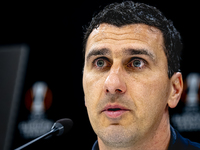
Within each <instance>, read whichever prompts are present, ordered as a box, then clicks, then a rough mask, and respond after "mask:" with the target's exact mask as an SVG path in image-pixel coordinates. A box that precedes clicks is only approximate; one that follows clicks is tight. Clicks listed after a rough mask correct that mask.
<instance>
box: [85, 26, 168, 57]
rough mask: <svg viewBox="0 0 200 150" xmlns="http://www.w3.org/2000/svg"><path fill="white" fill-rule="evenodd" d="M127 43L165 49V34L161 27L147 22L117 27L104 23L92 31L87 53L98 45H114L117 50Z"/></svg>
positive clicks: (153, 48) (147, 47)
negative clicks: (158, 27)
mask: <svg viewBox="0 0 200 150" xmlns="http://www.w3.org/2000/svg"><path fill="white" fill-rule="evenodd" d="M127 45H129V46H136V47H138V48H140V46H143V47H141V48H144V47H145V48H146V49H152V50H158V49H163V47H164V42H163V35H162V32H161V31H160V30H159V29H157V28H155V27H152V26H148V25H145V24H131V25H125V26H122V27H117V26H114V25H110V24H106V23H104V24H101V25H100V26H99V27H98V28H96V29H94V30H93V31H92V32H91V34H90V36H89V38H88V41H87V45H86V53H88V52H89V51H90V50H92V49H94V48H97V47H106V46H114V47H115V50H116V47H118V48H119V47H121V46H127ZM111 49H112V48H111Z"/></svg>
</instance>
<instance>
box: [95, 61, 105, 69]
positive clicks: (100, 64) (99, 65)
mask: <svg viewBox="0 0 200 150" xmlns="http://www.w3.org/2000/svg"><path fill="white" fill-rule="evenodd" d="M96 65H97V67H103V66H104V60H102V59H100V60H97V62H96Z"/></svg>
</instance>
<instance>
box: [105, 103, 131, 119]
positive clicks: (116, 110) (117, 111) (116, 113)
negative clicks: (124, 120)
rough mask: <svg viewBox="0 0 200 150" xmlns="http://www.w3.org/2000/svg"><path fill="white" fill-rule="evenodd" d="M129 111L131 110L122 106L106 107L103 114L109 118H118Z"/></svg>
mask: <svg viewBox="0 0 200 150" xmlns="http://www.w3.org/2000/svg"><path fill="white" fill-rule="evenodd" d="M128 111H130V110H129V109H127V108H126V107H123V106H121V105H106V107H104V109H103V110H102V111H101V112H102V113H104V114H105V115H106V116H107V117H108V118H118V117H120V116H122V115H123V114H124V113H126V112H128Z"/></svg>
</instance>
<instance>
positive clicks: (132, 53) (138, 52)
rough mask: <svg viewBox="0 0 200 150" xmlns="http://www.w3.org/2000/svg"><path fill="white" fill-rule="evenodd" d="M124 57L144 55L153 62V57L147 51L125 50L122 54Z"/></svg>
mask: <svg viewBox="0 0 200 150" xmlns="http://www.w3.org/2000/svg"><path fill="white" fill-rule="evenodd" d="M123 53H124V54H125V55H146V56H148V57H150V59H152V61H155V58H156V57H155V55H154V54H153V53H151V52H150V51H149V50H147V49H132V48H131V49H125V50H124V52H123Z"/></svg>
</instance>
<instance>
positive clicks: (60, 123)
mask: <svg viewBox="0 0 200 150" xmlns="http://www.w3.org/2000/svg"><path fill="white" fill-rule="evenodd" d="M72 126H73V121H72V120H71V119H69V118H64V119H60V120H57V121H56V122H55V123H54V125H53V127H52V129H58V132H56V135H57V136H60V135H62V134H65V133H67V132H68V131H69V130H70V129H71V128H72Z"/></svg>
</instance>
